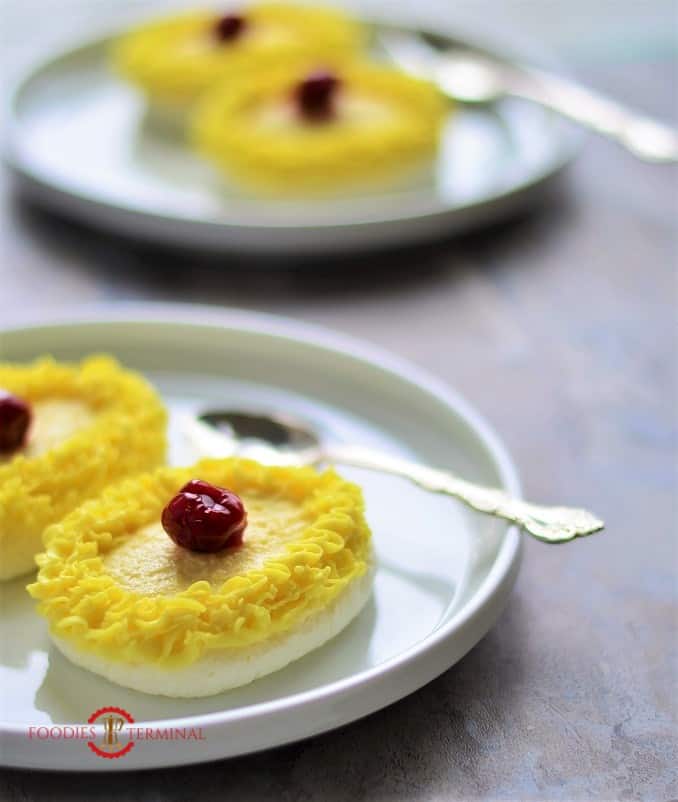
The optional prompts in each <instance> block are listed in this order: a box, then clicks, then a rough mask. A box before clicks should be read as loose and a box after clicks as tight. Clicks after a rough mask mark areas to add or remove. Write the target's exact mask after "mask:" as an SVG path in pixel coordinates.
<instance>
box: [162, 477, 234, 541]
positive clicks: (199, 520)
mask: <svg viewBox="0 0 678 802" xmlns="http://www.w3.org/2000/svg"><path fill="white" fill-rule="evenodd" d="M162 526H163V529H164V530H165V532H167V534H168V535H169V536H170V537H171V538H172V540H173V541H174V542H175V543H176V544H177V546H183V548H185V549H190V550H191V551H204V552H215V551H221V550H222V549H225V548H227V547H228V548H230V547H232V546H239V545H241V543H242V538H243V533H244V532H245V529H246V527H247V513H246V511H245V507H244V505H243V503H242V500H241V499H240V497H239V496H237V495H236V494H235V493H232V492H231V491H230V490H226V489H225V488H223V487H217V486H216V485H211V484H210V483H209V482H203V481H202V480H201V479H192V480H191V481H190V482H188V483H187V484H185V485H184V486H183V487H182V488H181V490H180V491H179V492H178V493H177V494H176V496H174V498H173V499H172V500H171V501H170V503H169V504H168V505H167V506H166V507H165V509H164V510H163V512H162Z"/></svg>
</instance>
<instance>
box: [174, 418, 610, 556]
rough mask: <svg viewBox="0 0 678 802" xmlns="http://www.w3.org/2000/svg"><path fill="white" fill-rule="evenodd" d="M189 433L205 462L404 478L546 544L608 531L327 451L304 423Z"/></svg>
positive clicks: (371, 453) (364, 451)
mask: <svg viewBox="0 0 678 802" xmlns="http://www.w3.org/2000/svg"><path fill="white" fill-rule="evenodd" d="M183 428H184V431H185V433H186V435H187V436H188V438H189V440H190V441H191V443H192V444H193V445H194V446H195V447H196V448H197V449H198V450H199V452H200V453H201V454H203V455H204V456H212V457H226V456H241V457H250V458H252V459H257V460H259V461H260V462H263V463H266V464H282V465H317V464H318V463H321V462H328V463H340V464H343V465H352V466H354V467H357V468H368V469H371V470H376V471H381V472H383V473H389V474H393V475H395V476H402V477H404V478H406V479H409V480H410V481H412V482H414V483H415V484H417V485H419V486H420V487H423V488H424V489H425V490H429V491H431V492H433V493H446V494H447V495H450V496H454V497H455V498H457V499H459V500H460V501H463V502H464V503H465V504H467V505H468V506H469V507H472V508H473V509H474V510H478V512H484V513H487V514H488V515H494V516H496V517H498V518H504V519H505V520H507V521H511V522H512V523H516V524H518V525H519V526H521V527H522V528H523V529H525V530H526V531H527V532H529V533H530V534H531V535H534V537H536V538H538V539H539V540H542V541H545V542H546V543H563V542H565V541H567V540H572V539H574V538H575V537H578V536H581V535H590V534H592V533H593V532H597V531H598V530H599V529H602V528H603V526H604V524H603V521H601V520H599V519H598V518H596V517H595V516H593V515H591V513H589V512H586V510H580V509H573V508H569V507H541V506H537V505H536V504H530V503H528V502H526V501H523V500H522V499H518V498H513V497H511V496H509V495H508V494H507V493H505V492H504V491H503V490H498V489H496V488H489V487H482V486H480V485H476V484H472V483H471V482H467V481H465V480H464V479H460V478H459V477H457V476H455V475H454V474H452V473H449V472H448V471H442V470H438V469H436V468H430V467H427V466H425V465H418V464H417V463H414V462H409V461H407V460H404V459H400V458H399V457H393V456H391V455H390V454H385V453H382V452H379V451H376V450H374V449H371V448H365V447H364V446H358V445H325V444H323V443H322V442H321V440H320V438H319V437H318V436H317V435H316V433H315V432H314V431H313V430H312V429H310V428H309V427H308V426H307V425H306V424H305V423H304V422H303V421H300V420H296V419H293V418H290V417H288V416H286V415H279V414H271V415H265V414H257V413H250V412H244V411H237V410H210V411H206V412H204V413H202V414H201V415H199V416H197V417H192V416H186V417H185V418H184V421H183Z"/></svg>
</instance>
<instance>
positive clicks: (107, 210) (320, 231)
mask: <svg viewBox="0 0 678 802" xmlns="http://www.w3.org/2000/svg"><path fill="white" fill-rule="evenodd" d="M363 21H364V22H365V24H366V25H368V26H376V27H379V26H381V27H384V28H389V27H390V28H397V29H402V30H410V31H414V32H417V31H419V32H422V33H427V32H430V31H431V29H430V28H427V27H426V25H415V24H407V22H405V21H404V22H403V23H402V24H398V23H396V24H393V23H389V22H388V21H386V20H384V19H379V18H378V17H376V18H370V17H369V16H367V17H364V18H363ZM128 28H129V26H128V25H126V26H122V27H121V26H119V25H117V26H104V27H102V28H100V29H99V30H97V31H95V32H93V33H92V34H90V35H89V36H71V37H69V38H68V40H67V41H65V42H62V43H61V45H57V46H53V47H52V48H50V49H49V50H48V51H47V52H46V53H45V54H44V55H42V56H41V57H39V58H34V59H33V60H32V62H31V63H30V64H29V65H28V66H27V67H25V68H24V69H23V71H21V72H20V74H19V75H18V77H16V78H15V79H14V80H13V81H12V82H11V84H10V87H9V92H8V94H7V121H6V126H5V127H6V132H5V136H4V141H3V146H2V152H1V156H0V158H1V159H2V161H3V162H4V164H5V166H6V167H7V168H8V169H9V171H10V173H11V174H12V176H13V177H14V178H15V180H16V181H17V182H18V188H20V189H22V190H24V191H25V192H26V194H27V195H28V196H29V197H30V198H32V199H34V200H36V201H37V202H40V203H43V204H44V205H46V206H48V207H50V208H52V209H53V210H54V209H55V208H56V210H57V211H58V212H60V213H61V214H63V215H66V216H68V217H71V218H74V219H76V220H80V221H82V222H84V223H85V224H88V225H93V226H95V227H98V228H103V229H107V230H110V231H113V232H122V233H124V234H126V235H127V236H133V237H137V238H140V239H143V240H147V241H156V240H157V239H158V238H159V237H160V236H164V237H165V242H167V243H168V244H169V243H170V242H172V243H173V244H174V245H181V244H184V242H185V241H187V240H190V242H186V245H185V246H186V247H199V248H201V249H202V250H207V251H209V250H215V249H216V250H241V251H243V252H252V253H262V252H264V253H266V252H270V251H271V250H273V247H272V246H271V245H269V244H268V243H267V242H266V241H264V242H261V241H258V240H256V237H255V238H254V239H252V235H253V234H255V233H256V232H264V231H266V232H271V231H272V232H276V233H277V234H279V235H302V234H307V235H309V236H310V235H313V234H315V235H316V236H321V235H324V236H325V240H324V241H323V244H322V247H325V248H330V243H331V239H329V238H330V237H331V236H333V235H336V234H339V235H341V234H345V233H346V232H347V231H353V230H355V231H357V232H360V233H361V235H364V232H365V231H371V232H375V239H376V240H378V242H376V243H374V244H373V247H374V246H376V247H380V246H381V245H383V243H382V242H381V239H382V238H383V235H382V237H378V236H376V234H377V233H378V232H379V230H380V229H383V228H384V227H387V228H393V227H397V226H398V224H403V223H404V222H408V223H410V224H411V225H412V226H417V227H418V228H422V229H424V231H423V232H421V231H420V232H418V234H419V235H418V236H414V235H412V234H411V235H410V236H408V237H406V238H405V240H406V241H409V240H411V241H419V240H421V239H429V238H430V233H428V231H427V229H428V227H431V226H435V224H436V222H437V221H443V220H446V221H447V222H448V225H449V230H450V233H455V232H456V231H462V230H470V229H472V228H474V227H477V226H479V225H483V224H486V223H488V222H493V221H494V220H495V219H497V218H501V217H502V214H505V213H506V211H507V210H508V209H507V208H505V207H508V208H513V207H515V208H516V209H518V208H520V206H521V204H522V205H524V204H525V203H526V202H528V200H529V199H530V198H531V197H533V195H534V194H535V193H538V192H540V191H542V190H545V189H546V188H547V187H548V186H550V184H551V183H552V182H553V181H554V180H555V179H557V178H558V177H559V176H560V175H561V173H562V172H563V171H564V170H565V169H566V168H567V167H568V165H569V164H570V163H571V162H572V160H573V159H574V158H575V156H576V155H577V153H578V152H579V150H580V148H581V144H582V142H583V140H584V133H583V131H582V130H581V129H577V128H575V127H573V126H571V125H569V124H567V125H566V124H565V123H563V127H562V131H561V133H560V134H559V146H558V148H557V151H556V152H555V153H554V155H553V157H552V158H550V159H549V160H548V162H547V163H546V165H545V166H541V167H540V168H539V169H537V170H535V171H534V172H531V173H530V175H529V176H528V177H527V178H526V179H521V180H520V181H518V182H517V183H513V184H511V185H510V186H508V187H507V188H504V189H500V190H497V191H493V192H491V193H488V194H485V195H483V196H482V197H480V198H476V199H473V200H470V201H464V202H461V203H455V204H451V203H447V202H444V201H440V200H437V199H430V200H428V201H426V199H425V198H424V197H422V200H421V203H419V204H414V203H413V204H412V205H411V208H407V209H403V210H400V211H398V210H396V211H389V212H387V211H386V209H390V208H392V207H393V205H394V204H393V203H392V202H391V201H393V200H394V199H398V198H399V197H400V195H399V193H395V194H386V195H384V196H383V198H382V204H381V209H380V211H379V212H378V213H376V211H370V214H369V217H368V218H367V219H345V220H323V221H314V222H312V223H310V224H304V223H299V222H294V221H289V220H276V219H274V218H271V216H270V215H268V216H267V217H266V219H265V220H263V221H257V220H255V219H248V218H247V217H246V216H244V215H243V214H242V212H241V211H237V210H236V211H235V213H234V212H233V211H231V212H230V215H231V219H229V220H214V219H206V218H201V217H199V216H192V215H185V214H182V213H177V212H174V211H170V212H163V211H154V210H152V209H149V208H148V207H146V206H144V205H143V204H138V203H136V202H132V203H122V202H120V201H118V200H115V199H106V198H102V197H101V196H95V195H92V194H91V193H88V192H86V191H83V190H81V189H79V188H77V187H70V186H68V184H67V183H65V182H64V181H63V180H62V179H60V178H51V177H50V176H49V174H45V172H44V171H42V170H40V169H39V167H37V166H36V165H35V164H34V163H33V162H32V161H31V160H30V159H27V158H24V157H23V156H22V154H21V149H20V148H19V147H18V143H19V142H20V140H21V131H22V122H21V119H20V115H19V105H20V101H21V96H22V94H23V93H24V91H25V89H26V88H27V87H28V86H29V85H30V83H31V81H33V80H34V78H35V77H36V76H38V75H40V74H41V73H43V72H44V71H46V70H48V69H49V68H50V67H51V66H53V65H54V64H55V63H57V62H59V61H61V60H64V59H67V58H70V57H73V56H75V55H77V54H78V53H81V52H83V51H87V50H92V49H97V48H98V49H101V48H104V47H106V46H107V44H108V43H109V42H110V41H111V39H112V38H113V37H115V36H117V35H120V34H121V33H123V32H124V31H125V30H127V29H128ZM436 35H437V36H438V38H440V37H442V38H446V39H449V41H450V42H460V41H463V42H464V44H466V45H468V46H469V47H470V48H472V49H477V50H480V51H482V52H485V53H489V54H491V55H492V56H493V57H499V58H500V59H502V60H506V61H509V62H512V63H517V60H516V58H515V57H514V53H513V52H512V49H511V48H510V47H509V46H508V45H506V44H505V45H503V46H502V45H501V44H497V43H496V42H494V41H492V39H491V38H483V37H480V36H478V35H477V34H475V33H473V34H470V35H467V34H466V33H465V32H464V30H463V29H459V30H457V31H447V30H445V31H442V32H437V34H436ZM519 61H521V62H522V61H524V62H525V63H529V62H530V61H533V62H535V63H541V62H543V61H544V59H543V58H535V57H534V56H533V57H530V53H529V51H528V52H527V53H526V56H525V57H524V58H523V59H520V60H519ZM561 72H567V71H566V70H562V68H561ZM411 194H412V196H414V195H415V194H416V193H415V192H413V193H411ZM421 194H422V196H423V195H425V194H426V193H421ZM359 200H360V199H359ZM350 201H351V198H350V197H349V198H347V199H346V202H347V205H349V204H350ZM238 202H239V203H240V204H241V205H248V204H251V205H252V206H254V207H256V205H257V203H259V202H260V201H258V199H256V198H252V199H251V200H250V199H248V198H242V199H238ZM302 202H303V199H302ZM415 206H416V207H417V208H415ZM474 215H476V216H477V219H476V220H473V219H471V218H472V217H473V216H474ZM107 218H108V219H107ZM111 218H112V219H111ZM139 218H141V220H142V222H141V223H140V222H139ZM144 223H145V224H144ZM190 232H195V233H190ZM238 233H240V236H239V237H238ZM200 236H201V237H204V239H203V240H200V239H199V237H200ZM401 236H402V235H401ZM386 239H387V240H388V241H392V242H393V243H397V241H398V239H399V238H398V237H397V236H395V235H394V234H393V233H392V234H391V236H390V237H387V238H386ZM359 240H360V241H359V242H358V243H357V247H359V248H361V249H364V248H366V247H369V246H370V243H369V242H368V243H366V242H365V241H364V240H362V239H361V238H359ZM278 247H281V246H280V243H278ZM313 247H318V246H317V244H316V243H312V244H311V245H310V246H309V245H306V244H305V243H303V242H302V243H299V242H296V243H295V247H290V245H289V244H287V243H285V247H284V248H283V250H284V251H285V252H291V251H294V252H297V253H300V254H303V253H304V252H306V251H307V250H309V248H313ZM354 247H356V246H354V245H352V244H350V243H346V242H344V243H342V244H341V246H340V247H339V248H336V247H335V248H330V249H331V250H342V251H349V250H351V249H353V248H354Z"/></svg>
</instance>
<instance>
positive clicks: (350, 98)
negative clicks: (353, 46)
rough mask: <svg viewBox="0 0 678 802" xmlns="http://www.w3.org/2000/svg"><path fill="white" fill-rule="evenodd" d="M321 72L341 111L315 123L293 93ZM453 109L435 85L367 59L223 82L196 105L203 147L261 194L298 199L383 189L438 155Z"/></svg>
mask: <svg viewBox="0 0 678 802" xmlns="http://www.w3.org/2000/svg"><path fill="white" fill-rule="evenodd" d="M317 68H325V69H329V70H330V72H332V73H333V74H334V75H335V76H336V78H337V79H338V81H339V86H338V89H337V90H336V92H335V98H334V100H333V114H332V115H331V117H329V118H328V119H326V120H321V121H314V120H311V121H309V120H308V119H305V118H304V116H303V115H302V114H301V113H300V111H299V107H298V104H297V102H296V101H295V90H296V89H297V88H298V86H299V85H300V83H301V82H302V81H303V80H304V78H306V77H307V76H308V75H310V74H312V73H313V72H314V71H315V70H316V69H317ZM449 111H450V104H449V103H448V102H447V101H445V99H444V98H443V97H442V95H441V94H440V92H439V90H438V89H437V88H436V87H435V86H433V85H432V84H431V83H429V82H426V81H422V80H419V79H416V78H412V77H411V76H408V75H405V74H404V73H402V72H400V71H398V70H396V69H393V68H391V67H387V66H381V65H377V64H373V63H369V62H357V61H352V62H344V63H338V62H332V61H331V59H324V60H322V61H309V60H301V61H299V62H296V63H293V64H290V65H288V66H287V67H286V68H285V69H280V70H276V71H275V72H274V73H267V74H257V75H252V76H248V77H243V78H240V79H237V80H232V81H228V82H223V83H221V84H219V85H218V86H215V87H213V88H212V89H211V90H210V91H208V92H207V93H206V94H205V96H204V97H203V98H202V100H201V101H200V103H199V104H198V106H197V108H196V111H195V114H194V118H193V127H192V139H193V142H194V143H195V146H196V148H197V149H198V150H199V151H200V152H201V153H202V154H203V155H204V156H205V157H206V158H208V159H210V160H211V161H213V162H214V163H215V164H216V165H217V166H218V167H220V168H221V169H222V170H223V172H224V173H225V174H226V175H227V176H228V177H229V178H231V179H234V180H236V181H238V182H240V183H242V184H243V185H244V186H246V187H249V188H252V189H254V190H256V191H259V192H264V193H271V194H283V195H287V194H298V193H300V192H309V191H310V192H313V191H318V190H319V191H324V190H327V189H332V188H335V187H342V186H346V185H351V184H369V183H375V182H376V183H385V184H388V183H389V180H390V179H397V178H398V177H399V176H401V175H403V174H405V173H408V172H410V171H412V169H413V167H421V166H422V165H425V164H427V163H430V161H431V160H432V159H433V158H434V156H435V152H436V148H437V145H438V139H439V135H440V131H441V128H442V125H443V122H444V120H445V118H446V116H447V115H448V113H449Z"/></svg>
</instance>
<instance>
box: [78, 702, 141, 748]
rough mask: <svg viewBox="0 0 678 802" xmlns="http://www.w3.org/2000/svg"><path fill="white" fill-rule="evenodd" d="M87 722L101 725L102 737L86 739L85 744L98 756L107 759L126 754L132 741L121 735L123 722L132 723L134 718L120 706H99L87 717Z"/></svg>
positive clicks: (123, 726) (132, 743) (132, 744)
mask: <svg viewBox="0 0 678 802" xmlns="http://www.w3.org/2000/svg"><path fill="white" fill-rule="evenodd" d="M87 723H88V724H99V725H101V726H103V728H104V733H103V739H102V740H100V741H95V740H92V741H87V746H89V748H90V749H91V750H92V752H94V754H95V755H98V756H99V757H105V758H107V759H109V760H111V759H113V758H117V757H122V756H123V755H126V754H127V753H128V752H129V751H130V750H131V749H132V747H133V746H134V741H130V740H129V739H127V740H124V739H123V738H122V737H121V736H122V734H123V732H124V729H125V723H127V724H134V719H133V718H132V716H131V715H130V714H129V713H128V712H127V711H126V710H123V708H122V707H100V708H99V709H98V710H95V711H94V713H92V715H91V716H90V717H89V718H88V719H87Z"/></svg>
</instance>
